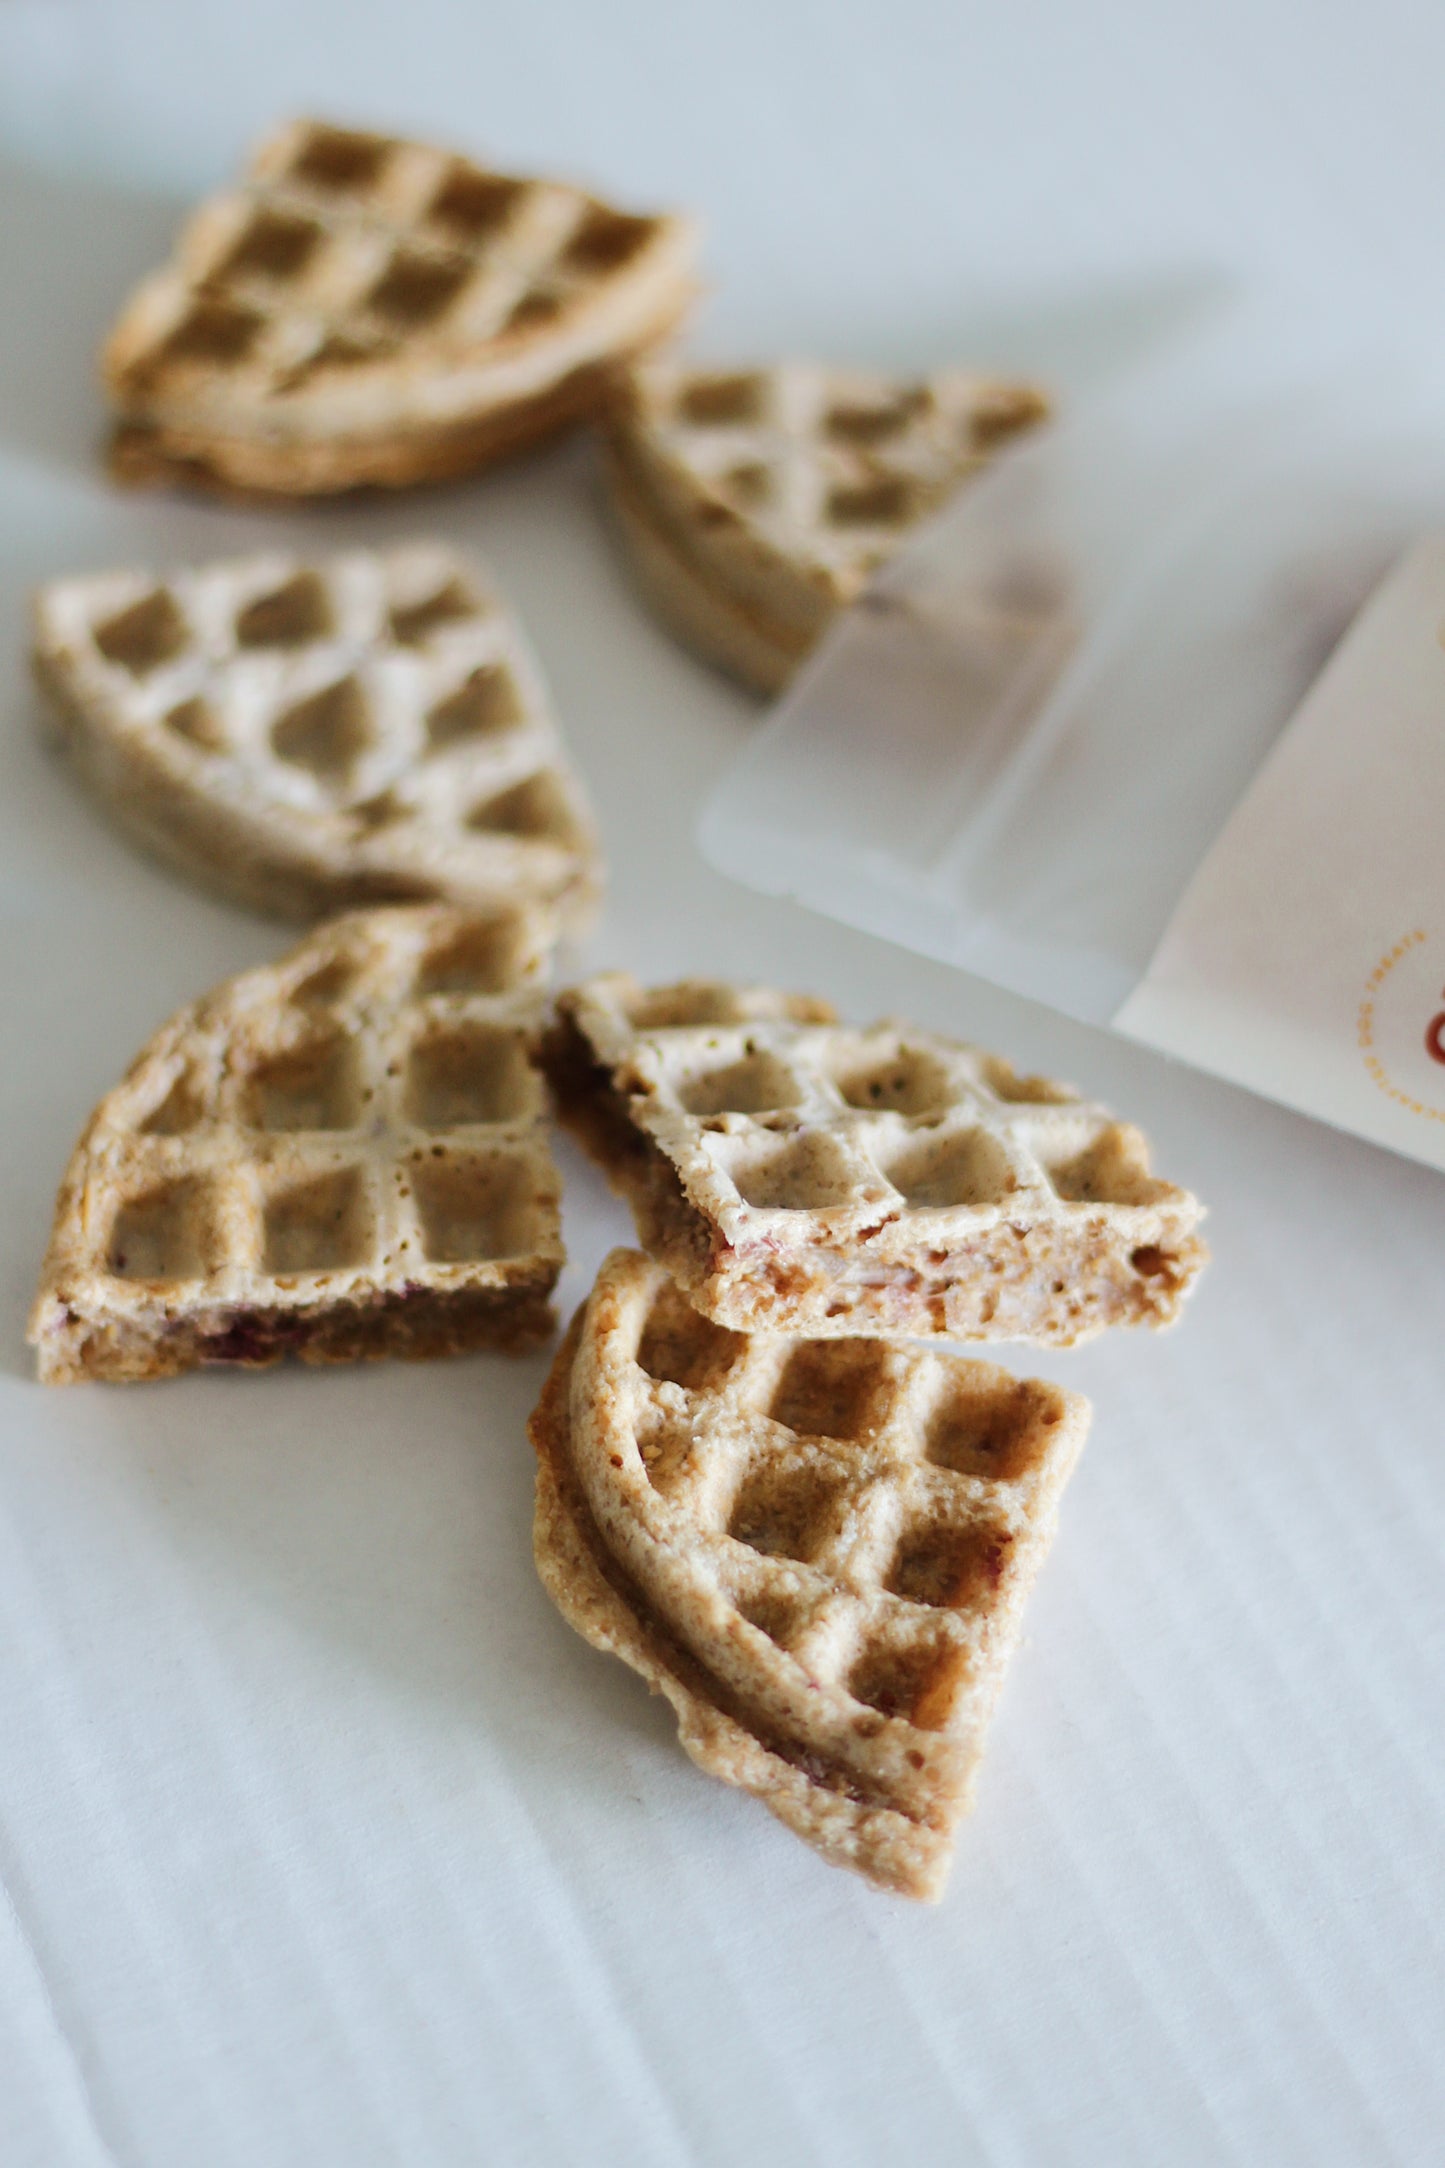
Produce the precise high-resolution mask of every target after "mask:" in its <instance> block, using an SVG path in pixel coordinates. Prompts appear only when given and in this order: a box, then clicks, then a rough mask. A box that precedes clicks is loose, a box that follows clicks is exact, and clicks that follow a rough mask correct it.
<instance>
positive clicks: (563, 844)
mask: <svg viewBox="0 0 1445 2168" xmlns="http://www.w3.org/2000/svg"><path fill="white" fill-rule="evenodd" d="M35 662H36V668H37V671H38V673H39V676H40V679H41V682H42V684H43V685H44V686H45V688H46V690H47V691H48V692H49V693H50V695H51V696H52V712H53V715H54V718H55V720H56V721H57V723H58V725H59V727H60V730H61V734H62V737H63V739H64V741H65V743H66V745H67V747H68V750H69V752H70V754H71V756H72V758H73V760H74V762H75V764H76V766H77V767H78V768H79V769H80V771H81V773H82V774H83V775H85V776H86V778H87V779H88V780H89V781H90V782H91V783H92V784H93V786H94V787H95V789H96V791H97V792H98V793H99V795H100V796H101V798H102V799H103V800H104V801H105V803H106V804H107V805H108V806H109V808H110V810H111V811H112V812H113V813H114V814H115V816H116V817H117V819H118V820H120V821H121V822H122V823H123V824H124V826H125V827H126V828H128V829H129V830H130V832H131V833H132V834H133V835H134V836H136V837H137V838H138V839H139V840H140V841H141V842H143V843H144V844H145V845H147V846H148V847H149V848H150V849H151V850H153V851H155V852H156V853H158V854H159V855H160V856H161V857H163V858H166V859H168V860H169V861H170V862H171V863H172V864H174V865H176V866H179V867H181V868H182V869H183V870H184V871H185V872H187V873H189V874H190V875H191V876H192V877H193V878H194V879H196V880H198V881H200V882H202V883H203V884H204V885H205V886H206V887H208V888H213V889H216V890H219V891H220V892H221V893H222V894H225V895H229V896H233V897H237V898H239V899H240V900H241V901H242V902H244V903H248V904H251V905H253V906H254V907H255V908H257V909H258V910H263V911H271V912H274V913H276V914H278V915H280V916H282V917H288V918H312V917H315V916H317V915H318V914H319V913H322V912H326V911H332V910H337V909H340V908H342V907H344V906H346V905H349V904H362V903H381V902H392V901H397V902H401V901H412V900H418V901H419V900H424V899H431V898H443V899H446V900H448V901H451V902H455V903H468V904H471V903H488V902H493V903H494V902H496V901H497V900H498V899H509V900H516V901H525V900H527V899H530V898H536V899H540V900H545V901H548V902H555V903H557V904H558V905H559V906H560V907H561V908H562V910H563V913H564V916H566V917H567V919H568V920H569V922H570V921H572V920H576V919H579V918H585V916H586V915H587V914H588V913H589V912H590V909H591V906H592V903H593V901H594V900H595V895H596V892H597V889H598V885H599V881H600V860H599V857H598V851H597V843H596V838H595V835H594V832H593V828H592V823H591V820H590V817H589V815H588V812H587V807H586V803H585V800H584V798H583V796H582V792H581V790H580V788H579V786H578V784H577V781H576V779H575V777H574V776H573V775H572V773H571V772H570V770H569V768H568V766H567V764H566V761H565V757H564V754H563V749H562V745H561V742H560V739H559V737H558V733H557V729H556V726H555V724H554V723H553V721H552V719H551V716H550V714H549V712H548V707H547V701H546V696H545V693H544V691H543V687H542V681H541V677H540V674H539V672H538V669H537V666H536V663H535V662H534V661H533V659H532V656H531V654H530V653H529V651H528V648H527V646H526V643H525V641H524V640H523V638H522V635H521V632H520V630H519V628H518V626H517V625H516V623H515V622H514V621H513V619H512V618H511V616H510V614H509V613H508V611H507V610H506V609H505V608H504V606H503V604H502V602H501V601H500V599H499V597H498V596H497V595H496V594H495V593H494V592H493V591H491V590H490V589H489V588H488V587H487V585H486V584H485V582H484V581H483V579H482V578H481V576H480V574H479V573H478V572H477V571H476V570H475V568H473V567H471V566H470V565H468V564H467V563H466V562H465V561H464V560H463V559H461V558H460V557H458V556H457V555H456V554H455V553H454V552H453V551H451V550H449V549H445V548H442V547H441V546H439V545H437V544H434V543H412V544H409V545H406V546H403V547H399V548H394V549H391V550H384V551H374V552H373V551H362V550H357V551H351V552H348V553H346V554H344V555H339V556H335V557H329V558H319V559H316V560H314V561H312V560H307V559H303V558H300V557H294V556H282V555H276V554H271V555H266V556H256V557H243V558H237V559H234V560H231V561H229V562H226V563H222V564H214V565H208V566H204V567H201V568H200V569H198V570H194V571H187V570H177V571H175V572H173V573H169V574H167V575H166V576H165V577H163V578H159V577H157V576H155V575H153V574H151V573H148V572H136V571H124V572H110V573H102V574H95V575H87V576H85V577H82V578H77V579H67V580H57V581H55V582H54V583H53V584H52V585H51V586H49V587H46V588H44V589H43V590H42V591H41V593H40V595H39V596H38V598H37V601H36V606H35Z"/></svg>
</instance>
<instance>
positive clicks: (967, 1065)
mask: <svg viewBox="0 0 1445 2168" xmlns="http://www.w3.org/2000/svg"><path fill="white" fill-rule="evenodd" d="M543 1060H544V1063H545V1065H546V1068H547V1073H548V1076H549V1078H550V1080H551V1083H552V1086H553V1090H554V1094H555V1096H556V1099H557V1104H558V1107H559V1110H560V1113H561V1117H562V1119H563V1121H564V1122H565V1123H566V1124H567V1125H568V1127H569V1128H571V1129H573V1130H574V1131H575V1132H576V1134H577V1136H578V1137H579V1138H580V1139H581V1141H582V1143H583V1144H584V1146H585V1147H586V1148H587V1149H588V1150H589V1151H590V1152H591V1154H592V1156H593V1157H594V1158H595V1159H597V1160H598V1161H599V1163H600V1164H601V1165H602V1166H603V1167H604V1168H605V1170H606V1171H607V1174H608V1176H609V1178H610V1179H611V1181H612V1184H613V1186H614V1188H616V1189H618V1190H620V1191H621V1193H622V1194H623V1196H625V1197H626V1198H627V1200H628V1202H629V1203H630V1204H631V1206H632V1209H633V1215H634V1217H635V1219H636V1222H637V1231H638V1238H639V1240H640V1241H641V1243H642V1245H643V1247H644V1248H645V1249H646V1250H647V1251H648V1252H649V1253H650V1254H651V1255H652V1256H653V1257H655V1258H656V1259H657V1260H658V1262H659V1263H660V1264H662V1265H664V1266H665V1267H666V1268H667V1270H668V1271H669V1272H670V1273H671V1274H672V1276H673V1278H674V1279H675V1280H676V1281H677V1283H678V1285H679V1286H680V1287H682V1288H683V1289H684V1290H685V1292H686V1293H687V1295H688V1298H689V1299H690V1301H692V1302H693V1303H694V1304H696V1306H697V1308H698V1309H699V1310H701V1311H702V1312H703V1313H704V1314H705V1315H706V1316H707V1317H710V1318H712V1319H714V1320H715V1321H716V1322H717V1323H718V1324H720V1325H726V1326H729V1327H731V1328H732V1329H733V1330H735V1331H738V1332H804V1333H808V1334H812V1335H816V1336H819V1337H823V1336H827V1337H832V1336H836V1335H840V1334H850V1335H856V1334H868V1333H878V1334H883V1335H888V1336H892V1335H894V1334H909V1335H917V1336H932V1335H942V1336H945V1337H948V1338H950V1339H955V1340H1032V1341H1036V1342H1040V1343H1044V1344H1048V1345H1052V1346H1058V1347H1070V1346H1072V1345H1073V1344H1074V1343H1075V1342H1076V1341H1080V1340H1087V1339H1090V1338H1092V1336H1093V1335H1094V1334H1095V1333H1097V1332H1100V1331H1102V1330H1103V1329H1104V1328H1105V1327H1106V1326H1108V1325H1125V1324H1149V1325H1164V1324H1168V1323H1170V1322H1172V1320H1173V1319H1174V1318H1175V1317H1176V1316H1177V1314H1178V1311H1179V1307H1180V1304H1181V1303H1182V1301H1183V1299H1184V1297H1185V1295H1186V1294H1187V1293H1188V1291H1189V1288H1190V1286H1191V1284H1192V1283H1193V1281H1194V1279H1195V1277H1196V1276H1197V1274H1198V1272H1199V1271H1200V1269H1201V1267H1202V1266H1203V1264H1204V1262H1205V1258H1206V1256H1207V1252H1206V1250H1205V1248H1204V1245H1203V1243H1202V1242H1201V1241H1200V1239H1199V1236H1198V1234H1197V1232H1196V1230H1197V1228H1198V1225H1199V1222H1200V1220H1201V1219H1202V1217H1203V1208H1202V1207H1201V1205H1200V1204H1199V1201H1198V1199H1197V1198H1195V1197H1193V1196H1191V1195H1190V1194H1189V1192H1188V1191H1187V1190H1182V1189H1176V1188H1175V1187H1174V1186H1173V1185H1172V1184H1171V1183H1169V1182H1162V1181H1160V1180H1158V1179H1157V1178H1156V1177H1155V1176H1154V1175H1152V1174H1151V1173H1150V1171H1149V1156H1148V1147H1147V1144H1146V1142H1145V1140H1144V1138H1143V1137H1142V1136H1141V1135H1140V1133H1139V1131H1138V1130H1137V1129H1134V1128H1131V1127H1129V1126H1127V1125H1126V1124H1122V1123H1119V1122H1116V1121H1114V1120H1113V1119H1112V1118H1111V1117H1110V1116H1109V1115H1108V1114H1107V1113H1105V1112H1104V1111H1103V1110H1102V1109H1101V1108H1099V1107H1093V1106H1088V1105H1086V1104H1085V1103H1084V1101H1083V1100H1081V1099H1080V1098H1078V1097H1077V1096H1076V1095H1075V1093H1074V1092H1072V1091H1070V1090H1069V1089H1068V1088H1067V1087H1066V1086H1064V1085H1061V1084H1054V1083H1050V1082H1049V1081H1048V1080H1047V1079H1045V1078H1042V1077H1021V1076H1018V1075H1017V1074H1016V1073H1015V1071H1014V1069H1013V1067H1012V1066H1011V1064H1010V1063H1008V1062H1006V1061H1003V1060H1001V1059H1000V1058H998V1057H997V1056H995V1055H992V1054H985V1053H981V1052H980V1051H979V1050H978V1049H977V1048H976V1047H971V1046H964V1045H962V1044H960V1043H959V1042H957V1041H955V1040H952V1039H942V1038H938V1037H935V1036H934V1035H932V1034H930V1033H927V1032H920V1031H914V1030H911V1029H910V1028H909V1027H908V1026H906V1025H902V1024H897V1023H881V1024H875V1025H873V1026H872V1027H871V1028H869V1029H868V1030H853V1029H849V1028H847V1027H845V1026H843V1025H840V1024H838V1023H837V1022H836V1021H834V1019H833V1012H832V1011H831V1010H830V1009H829V1008H827V1006H826V1005H825V1004H821V1003H818V1002H814V1001H809V1000H805V999H801V998H796V997H790V996H788V995H783V994H778V993H775V992H773V991H772V990H771V989H768V988H756V987H732V986H722V985H713V984H707V983H703V982H701V981H688V982H686V983H684V984H682V985H680V986H671V987H662V988H660V989H657V990H655V991H652V992H644V991H643V989H642V988H640V987H639V986H638V984H637V982H636V980H635V979H632V978H629V977H626V976H624V975H622V974H620V973H618V974H611V975H607V976H603V977H601V978H596V979H592V980H590V981H588V983H587V984H585V985H583V986H580V987H577V988H575V989H573V990H572V991H571V992H569V993H565V994H563V995H561V996H560V998H559V1000H558V1003H557V1014H556V1020H555V1022H554V1024H553V1025H552V1027H551V1029H550V1031H549V1032H548V1034H547V1037H546V1040H545V1041H544V1045H543Z"/></svg>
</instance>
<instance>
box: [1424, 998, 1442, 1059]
mask: <svg viewBox="0 0 1445 2168" xmlns="http://www.w3.org/2000/svg"><path fill="white" fill-rule="evenodd" d="M1425 1052H1426V1053H1427V1054H1428V1055H1429V1057H1430V1059H1431V1061H1438V1062H1439V1063H1440V1065H1441V1066H1442V1068H1445V1009H1442V1010H1441V1011H1440V1014H1439V1015H1438V1016H1433V1017H1431V1019H1430V1021H1429V1023H1428V1024H1427V1025H1426V1026H1425Z"/></svg>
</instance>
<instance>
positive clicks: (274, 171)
mask: <svg viewBox="0 0 1445 2168" xmlns="http://www.w3.org/2000/svg"><path fill="white" fill-rule="evenodd" d="M670 227H671V222H670V221H668V220H664V219H659V218H652V217H634V216H630V215H628V214H625V213H623V212H620V211H617V210H614V209H612V208H610V207H609V206H608V205H606V204H604V203H602V202H600V201H598V200H597V199H596V198H595V197H592V196H589V195H587V194H585V193H583V192H582V191H581V190H579V189H576V188H572V187H568V186H565V185H561V184H558V183H554V182H550V181H533V180H523V179H518V178H514V177H511V176H507V175H503V174H498V173H494V172H489V171H487V170H485V169H483V168H481V167H479V166H476V165H473V164H472V163H471V162H469V161H468V160H466V159H464V158H459V157H456V156H454V155H453V154H451V153H449V152H446V151H443V150H439V149H434V148H432V147H430V146H427V145H424V144H420V143H409V142H403V141H399V140H396V139H394V138H390V137H385V136H380V135H373V134H367V133H361V132H356V131H348V130H344V129H339V128H334V127H330V126H327V125H324V124H321V123H317V122H303V123H298V124H296V125H295V126H293V127H292V128H290V129H287V130H285V131H283V132H282V134H280V135H279V136H277V137H276V138H274V139H273V140H272V141H271V142H269V143H267V144H266V145H264V146H263V147H262V149H261V150H260V151H259V152H258V154H257V156H256V158H255V160H254V162H253V165H252V169H251V171H250V173H249V175H248V177H247V179H246V181H245V183H244V184H243V185H242V186H240V187H238V188H236V189H234V190H231V191H228V192H226V193H224V194H222V195H218V196H216V197H214V198H212V199H211V200H210V201H208V202H207V203H206V204H205V205H204V206H203V208H202V209H201V211H200V212H198V213H197V214H196V216H195V218H194V219H193V220H192V221H191V223H190V225H189V226H188V227H187V229H186V231H185V233H184V234H183V235H182V237H181V241H180V244H179V247H178V250H177V255H176V258H175V261H174V262H173V264H172V265H171V266H169V267H168V268H167V270H166V271H164V272H162V273H160V274H158V275H157V277H156V278H155V279H154V280H152V281H151V282H150V283H149V285H148V286H147V288H146V289H144V290H143V295H142V297H141V299H140V300H139V301H138V303H137V304H136V305H134V306H133V309H132V310H131V311H130V312H128V315H127V317H126V319H124V320H123V322H122V325H121V326H120V327H119V329H118V331H117V333H116V335H115V338H114V339H113V342H112V354H113V356H114V357H115V359H114V363H113V375H114V380H115V382H116V387H117V390H118V391H119V393H120V394H121V395H122V397H123V398H126V399H129V400H134V401H142V402H144V401H147V400H155V399H157V398H158V397H159V398H166V399H172V398H175V399H180V398H184V396H185V394H186V393H187V392H188V391H193V390H194V389H195V388H196V387H197V386H198V385H199V386H200V387H203V388H204V387H206V386H209V385H211V384H212V383H214V382H215V381H216V380H217V379H220V380H221V381H223V383H224V386H225V392H226V396H227V399H228V400H229V401H230V402H232V403H234V404H236V405H238V406H246V407H251V408H263V407H266V408H274V407H276V406H278V405H280V406H282V407H284V406H285V405H287V404H288V403H289V404H291V405H293V406H294V405H295V404H296V403H297V402H298V401H300V400H304V399H305V398H306V396H307V395H308V394H314V395H317V396H320V397H324V398H330V397H332V396H334V393H335V389H336V387H337V384H338V382H340V383H341V384H342V385H343V386H344V384H345V382H346V379H347V378H348V376H354V375H355V374H356V372H358V371H360V370H365V369H367V368H368V367H375V366H379V367H380V368H382V369H388V370H390V369H394V368H395V367H396V366H397V365H398V364H399V363H403V362H404V363H406V364H408V365H410V364H411V363H412V361H413V360H414V359H416V358H418V357H424V356H426V355H433V356H435V357H437V358H438V359H440V360H443V361H446V360H450V359H453V358H456V357H464V358H465V357H470V356H473V355H475V354H476V352H477V350H478V349H479V348H484V347H489V346H491V345H493V344H496V345H499V346H505V345H506V344H507V343H509V342H510V343H513V344H515V343H518V342H522V341H526V340H532V341H535V340H537V339H539V338H542V337H545V338H547V339H549V340H552V339H557V338H559V337H561V336H564V335H565V334H566V332H567V330H568V327H569V326H570V325H571V324H573V323H574V322H575V321H576V320H577V319H578V318H579V317H580V316H582V315H584V314H585V312H586V310H587V308H588V305H589V303H590V302H591V301H593V300H594V299H595V298H596V297H597V296H598V295H599V293H600V292H602V291H604V290H605V289H606V288H607V287H608V286H610V285H613V284H615V282H616V281H617V280H618V279H619V277H621V276H624V275H625V274H627V273H628V272H630V271H632V270H634V269H635V268H637V267H638V266H639V265H641V263H642V262H643V260H644V259H645V257H646V256H647V254H648V253H649V251H650V250H651V249H652V248H653V246H654V244H655V243H656V242H657V241H658V240H659V239H660V238H661V237H663V236H664V235H665V234H666V233H667V232H668V231H669V230H670Z"/></svg>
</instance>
